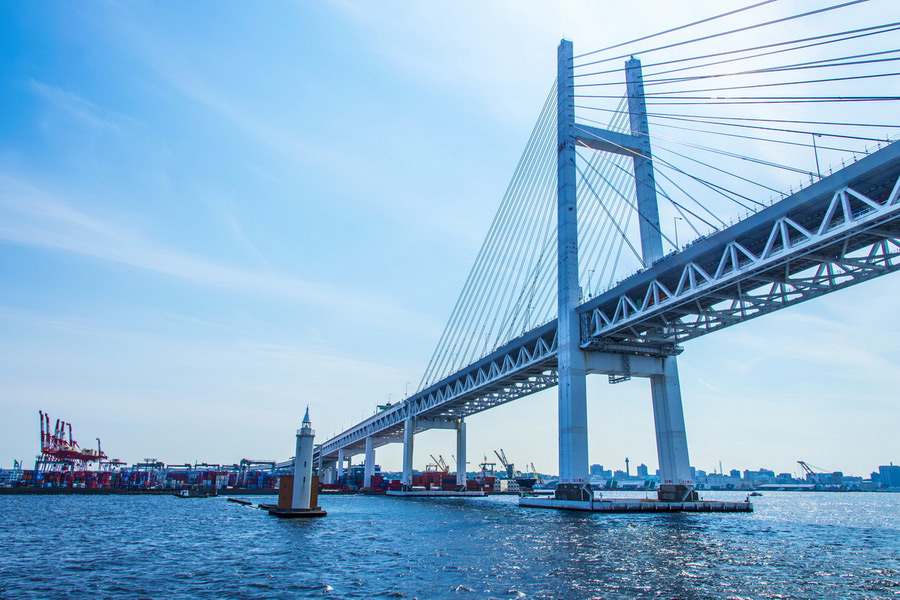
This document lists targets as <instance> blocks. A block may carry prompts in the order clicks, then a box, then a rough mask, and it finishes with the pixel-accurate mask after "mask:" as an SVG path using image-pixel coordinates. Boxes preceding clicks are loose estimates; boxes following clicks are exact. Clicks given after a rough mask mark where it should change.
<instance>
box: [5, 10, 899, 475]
mask: <svg viewBox="0 0 900 600" xmlns="http://www.w3.org/2000/svg"><path fill="white" fill-rule="evenodd" d="M796 8H797V6H796V5H792V6H791V5H786V4H783V3H774V4H772V5H771V6H766V7H764V8H762V9H760V12H759V13H756V14H753V15H750V14H749V13H748V14H746V15H738V16H735V17H734V19H733V20H732V21H730V22H729V23H730V24H731V25H733V26H735V27H737V26H740V25H741V24H746V23H748V22H752V21H755V20H757V19H760V18H763V17H765V18H777V17H779V16H783V15H786V14H789V13H793V12H794V11H795V10H796ZM892 8H894V5H893V4H889V3H888V2H887V1H886V0H876V1H873V2H869V3H865V4H862V5H859V6H857V7H854V8H853V9H852V10H850V9H848V11H847V12H844V13H834V14H828V15H823V16H821V17H820V18H817V20H816V21H815V23H816V24H817V26H820V27H824V28H826V29H834V30H840V29H846V28H849V27H851V26H852V24H853V23H854V22H856V21H857V20H860V21H864V20H866V19H868V21H866V22H872V21H873V20H875V21H878V22H884V15H885V14H889V13H890V9H892ZM719 10H720V8H717V7H716V6H713V5H712V4H703V3H696V2H687V1H675V2H661V1H656V0H654V1H649V2H643V3H630V2H625V1H624V0H622V1H619V0H616V1H611V2H606V3H604V4H603V6H602V9H601V7H600V6H599V5H598V4H597V3H594V2H587V1H583V2H571V3H564V4H563V3H558V4H554V3H540V2H521V3H520V2H516V3H511V2H494V3H480V2H461V3H453V4H449V3H444V4H441V3H427V4H426V3H416V2H397V3H393V4H389V5H382V4H379V5H374V4H373V5H369V4H365V3H353V2H343V1H341V2H335V3H327V4H321V5H320V4H312V3H308V4H307V3H302V4H299V5H298V4H291V3H287V2H275V3H271V4H267V5H266V6H265V7H261V6H258V5H249V4H242V3H237V2H230V3H229V2H226V3H223V4H221V5H218V6H217V7H216V9H215V10H210V9H209V7H208V6H207V5H205V4H188V5H178V6H175V5H159V4H157V3H149V2H134V3H126V4H120V3H100V4H92V5H82V4H73V3H66V2H46V3H39V4H34V3H23V4H17V3H9V4H5V5H3V6H0V18H2V19H3V22H4V24H5V31H6V33H7V35H6V40H5V42H4V44H3V48H2V49H0V81H2V85H0V100H2V102H3V106H4V109H5V110H4V112H5V115H4V118H3V119H0V281H2V285H0V354H2V356H3V358H2V359H0V415H2V419H0V466H2V467H9V466H11V465H12V462H13V460H14V459H15V460H22V461H23V462H24V464H25V465H26V466H27V465H29V464H30V463H32V462H33V460H34V456H35V455H36V454H37V453H38V451H39V444H38V442H39V440H38V410H43V411H45V412H47V413H49V415H50V418H51V420H54V419H57V418H60V419H64V420H65V421H68V422H71V423H72V425H73V433H74V436H75V438H76V439H77V440H78V441H80V442H81V443H82V444H83V445H86V446H91V447H93V445H94V444H95V441H94V440H95V438H97V437H99V438H100V439H101V440H102V443H103V448H104V450H106V451H107V452H109V453H110V455H111V456H113V457H116V458H121V459H122V460H125V461H127V462H129V463H131V462H136V461H140V460H142V459H143V458H145V457H156V458H159V459H160V460H162V461H164V462H167V463H172V464H176V463H194V462H195V461H200V462H202V461H208V462H218V463H232V462H237V461H239V460H240V459H242V458H256V459H274V460H284V459H286V458H288V457H290V456H291V454H292V452H293V444H294V433H295V431H296V429H297V428H298V427H299V426H300V421H301V419H302V417H303V413H304V410H305V409H306V407H307V406H309V409H310V416H311V419H312V423H313V427H314V429H315V430H316V436H317V437H316V441H317V442H322V441H324V440H326V439H327V438H329V437H330V436H331V435H332V434H333V433H335V432H338V431H341V430H343V429H344V428H346V427H347V426H349V425H351V424H352V423H355V422H357V421H358V420H359V419H360V418H361V417H366V416H369V415H371V414H373V413H374V412H375V411H376V410H377V409H376V406H377V405H379V404H384V403H386V402H389V401H390V402H397V401H400V400H402V399H403V398H404V397H405V396H406V395H407V394H410V393H413V392H414V391H415V390H416V389H417V386H418V384H419V381H420V380H421V378H422V373H423V372H424V370H425V367H426V364H427V361H428V358H429V357H430V356H431V353H432V351H433V349H434V347H435V344H436V342H437V340H438V339H439V337H440V334H441V331H442V330H443V327H444V324H445V322H446V319H447V318H448V317H449V315H450V312H451V309H452V307H453V303H454V301H455V300H456V298H457V296H458V294H459V291H460V289H461V287H462V284H463V282H464V281H465V278H466V275H467V273H468V272H469V269H470V267H471V265H472V262H473V261H474V258H475V256H476V254H477V252H478V249H479V247H480V244H481V242H482V239H483V237H484V234H485V232H486V231H487V229H488V226H489V224H490V222H491V219H492V218H493V215H494V212H495V210H496V208H497V206H498V204H499V201H500V198H501V197H502V195H503V193H504V190H505V188H506V185H507V183H508V181H509V179H510V176H511V174H512V172H513V170H514V168H515V165H516V163H517V161H518V159H519V156H520V154H521V152H522V149H523V147H524V144H525V141H526V140H527V137H528V135H529V133H530V131H531V127H532V125H533V122H534V119H535V118H536V116H537V115H538V113H539V111H540V107H541V105H542V103H543V102H544V99H545V98H546V95H547V93H548V91H549V90H550V88H551V85H552V84H553V81H554V78H555V69H556V46H557V44H558V42H559V40H560V39H561V38H563V37H566V38H568V39H571V40H573V42H574V44H575V49H576V53H578V52H584V51H589V50H594V49H597V48H599V47H602V46H605V45H610V44H613V43H618V42H623V41H626V40H629V39H633V38H636V37H639V36H641V35H645V34H647V33H649V32H653V31H660V30H663V29H667V28H669V27H672V26H675V25H677V24H681V23H687V22H690V21H693V20H699V19H702V18H705V17H708V16H710V15H712V14H715V13H717V12H718V11H719ZM717 26H718V25H717ZM882 104H886V103H882ZM867 116H870V117H871V118H873V119H881V120H882V121H884V122H892V121H896V116H895V114H894V112H891V110H890V109H889V108H884V107H873V108H871V113H870V114H869V115H867ZM747 143H748V144H750V143H751V142H747ZM806 158H808V159H809V160H810V161H811V160H812V156H809V157H806ZM816 158H817V159H818V158H819V157H818V155H817V156H816ZM821 158H822V161H823V163H827V162H828V161H838V162H839V160H840V158H839V157H837V155H833V154H828V153H827V152H824V151H823V152H822V156H821ZM791 177H795V175H791ZM775 185H777V186H780V187H784V188H787V187H788V186H789V185H796V182H795V181H794V179H785V180H784V181H779V182H775ZM684 235H686V234H685V232H684V231H682V236H684ZM683 241H684V240H683ZM898 297H900V276H897V275H888V276H886V277H883V278H878V279H875V280H872V281H870V282H867V283H865V284H864V285H861V286H856V287H852V288H848V289H846V290H843V291H840V292H837V293H835V294H833V295H829V296H826V297H824V298H820V299H816V300H813V301H810V302H808V303H805V304H802V305H800V306H797V307H793V308H790V309H787V310H785V311H781V312H777V313H774V314H771V315H768V316H765V317H764V318H761V319H758V320H754V321H751V322H748V323H745V324H741V325H737V326H735V327H733V328H730V329H728V330H725V331H722V332H720V333H716V334H714V335H711V336H706V337H702V338H699V339H696V340H692V341H690V342H688V343H686V344H685V351H684V353H683V354H682V355H681V356H680V357H679V359H678V365H679V372H680V375H681V387H682V394H683V398H684V410H685V420H686V425H687V436H688V447H689V452H690V457H691V463H692V464H693V465H695V467H697V468H702V469H704V470H706V471H712V470H714V469H715V468H717V467H718V464H719V461H721V462H722V464H723V465H724V467H725V469H726V471H727V470H729V469H730V468H735V466H737V465H740V467H741V468H742V469H743V468H758V467H760V466H763V465H767V466H768V467H769V468H772V469H773V470H775V471H776V472H793V470H794V469H795V468H796V464H797V462H796V461H797V460H805V461H807V462H809V463H811V464H814V465H817V466H819V467H821V468H823V469H825V470H829V471H844V472H845V473H855V474H862V473H863V472H865V471H866V469H872V468H873V466H877V465H880V464H888V463H889V462H891V461H893V462H900V436H897V431H898V430H900V411H898V406H897V404H898V398H897V392H896V385H895V382H896V381H897V380H898V379H900V362H898V360H897V355H896V348H895V346H896V344H895V340H897V339H900V319H896V318H894V315H895V312H896V299H897V298H898ZM588 393H589V419H590V420H589V435H590V442H589V443H590V448H589V452H590V462H591V463H598V464H604V465H607V468H608V466H609V465H613V464H617V463H618V462H621V463H622V464H623V465H624V458H625V457H626V456H628V457H630V458H631V460H632V463H631V464H632V470H633V468H634V466H636V465H637V464H640V463H644V464H646V465H647V466H648V468H649V469H650V471H651V472H652V471H653V470H655V469H656V467H657V464H656V463H657V459H656V445H655V444H656V443H655V439H654V433H653V420H652V413H651V406H650V395H649V384H648V383H647V382H646V381H638V380H634V381H629V382H625V383H621V384H618V385H614V386H612V385H609V384H608V383H607V380H606V378H605V377H598V376H594V377H591V378H589V380H588ZM556 410H557V404H556V390H555V389H550V390H547V391H544V392H540V393H538V394H534V395H532V396H529V397H527V398H523V399H521V400H517V401H516V402H514V403H511V404H509V405H504V406H500V407H497V408H495V409H492V410H490V411H487V412H484V413H481V414H478V415H475V416H473V417H471V418H469V419H468V420H467V422H468V426H467V427H468V457H469V463H470V465H477V463H478V462H480V460H481V457H482V456H488V457H490V456H491V455H492V453H493V451H494V450H497V449H500V448H503V449H505V451H506V454H507V455H508V456H509V457H510V460H512V461H513V462H515V463H516V464H519V465H524V464H530V463H532V462H533V463H534V464H535V466H536V467H537V468H538V470H539V471H542V472H556V471H557V470H558V466H557V427H556V422H557V417H556ZM454 452H455V439H454V437H453V435H452V433H451V432H444V431H429V432H426V433H424V434H421V435H420V436H417V439H416V455H415V466H416V468H419V469H421V468H424V466H425V464H426V463H427V462H428V460H429V459H428V455H429V454H435V455H438V454H442V455H443V456H444V457H445V458H447V459H448V460H449V457H450V456H451V455H452V454H453V453H454ZM400 456H401V451H400V446H399V445H397V444H392V445H389V446H385V447H382V448H379V449H378V454H377V462H378V463H379V464H381V465H383V466H384V468H385V469H386V470H398V469H399V468H400ZM361 458H362V457H361V455H357V456H356V457H355V458H354V462H356V463H358V462H360V461H361ZM470 470H471V469H470Z"/></svg>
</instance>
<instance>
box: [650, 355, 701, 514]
mask: <svg viewBox="0 0 900 600" xmlns="http://www.w3.org/2000/svg"><path fill="white" fill-rule="evenodd" d="M662 361H663V373H662V374H661V375H654V376H652V377H651V378H650V388H651V391H652V394H653V420H654V424H655V426H656V451H657V455H658V458H659V474H660V477H659V482H660V485H659V492H658V495H659V499H660V501H666V502H685V501H688V502H693V501H696V500H697V499H698V495H697V492H696V491H694V481H693V478H692V477H691V462H690V458H689V457H688V447H687V432H686V429H685V426H684V410H683V408H682V405H681V385H680V383H679V381H678V364H677V362H676V360H675V357H674V356H670V357H666V358H663V359H662Z"/></svg>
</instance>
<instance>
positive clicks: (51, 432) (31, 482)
mask: <svg viewBox="0 0 900 600" xmlns="http://www.w3.org/2000/svg"><path fill="white" fill-rule="evenodd" d="M39 417H40V453H39V454H38V455H37V456H36V458H35V463H34V468H33V469H26V468H25V464H24V461H14V462H13V468H12V469H0V493H75V494H77V493H88V494H89V493H98V494H102V493H165V492H169V493H170V492H171V491H173V490H174V491H177V490H198V491H206V492H211V491H215V492H227V493H232V494H277V493H278V488H279V485H278V482H279V478H281V477H283V476H285V475H290V474H291V473H293V468H294V460H293V458H291V459H288V460H285V461H280V462H279V461H275V460H265V459H254V458H244V459H241V460H240V461H239V462H237V463H234V464H218V463H206V462H195V463H193V464H190V463H184V464H166V463H164V462H162V461H160V460H157V459H156V458H145V459H144V460H143V461H141V462H137V463H134V464H132V465H128V464H127V463H125V462H124V461H121V460H118V459H115V458H110V457H109V456H108V455H107V453H106V452H105V451H104V450H103V448H102V445H101V442H100V438H95V440H96V448H94V447H86V446H82V445H81V444H79V443H78V442H77V441H76V440H75V438H74V436H73V430H72V425H71V423H68V422H65V421H62V420H57V421H56V422H55V425H54V426H53V427H52V428H51V424H50V416H49V415H48V414H47V413H45V412H43V411H39ZM494 454H495V455H496V456H497V459H498V460H499V464H500V468H499V469H496V471H495V468H496V467H497V466H498V465H497V463H494V462H489V461H488V458H487V456H485V457H484V461H483V462H481V463H480V464H479V467H480V470H479V471H476V472H469V473H467V476H466V485H465V489H462V487H461V486H458V485H457V478H456V474H455V473H454V472H453V471H452V470H451V468H450V466H449V465H448V464H447V461H446V460H444V457H443V456H437V457H435V456H434V455H432V456H431V457H430V458H431V462H430V463H429V464H428V465H427V466H426V468H425V470H424V471H422V472H417V471H414V472H413V476H412V491H417V492H454V491H455V492H466V493H483V494H520V493H540V492H541V491H544V490H552V489H553V488H554V487H555V484H556V481H555V480H554V479H551V478H550V477H548V476H546V475H543V474H540V473H538V471H537V469H536V468H535V467H534V464H533V463H531V464H528V465H527V468H526V469H525V471H524V472H523V471H520V470H518V469H516V467H515V465H514V464H513V463H511V462H510V461H509V460H508V459H507V457H506V454H505V452H504V451H503V449H500V450H495V451H494ZM452 458H453V460H455V457H452ZM628 462H629V461H628V459H627V458H626V459H625V471H624V472H623V471H618V470H616V471H613V470H606V469H604V468H603V466H601V465H591V470H590V471H591V483H592V485H593V486H594V487H595V489H606V490H623V491H624V490H632V491H644V492H649V491H655V488H656V477H654V475H653V474H651V473H650V472H649V471H648V469H647V467H646V466H645V465H640V466H639V467H638V469H637V473H636V474H632V472H631V471H630V470H629V468H628ZM797 462H798V464H799V465H800V466H801V468H802V469H803V471H804V475H805V477H804V478H803V479H800V478H794V477H791V476H790V474H787V473H784V474H778V475H776V474H775V473H774V472H771V471H768V470H765V469H760V470H759V471H745V472H744V473H740V472H738V471H736V470H732V471H731V472H730V473H729V474H727V475H726V474H725V473H724V472H723V469H722V468H721V465H720V467H719V472H718V473H710V474H707V473H706V472H704V471H700V470H697V471H696V476H695V480H696V481H697V482H698V489H700V490H733V491H748V492H750V491H766V492H770V491H882V490H884V491H889V490H890V491H892V490H898V489H900V466H895V465H893V463H892V464H891V465H889V466H881V467H879V472H877V473H876V472H873V473H872V476H871V479H868V480H863V479H862V478H861V477H845V476H844V475H843V474H842V473H840V472H818V471H815V470H813V468H811V467H810V465H808V464H807V463H805V462H804V461H797ZM692 471H693V468H692ZM822 471H824V470H822ZM856 480H859V481H856ZM364 481H365V467H364V465H352V466H351V465H348V467H347V468H346V469H345V470H344V472H343V474H342V476H341V477H340V478H338V479H336V480H335V481H333V482H329V483H319V485H318V489H319V491H320V492H321V493H323V494H329V493H356V492H364V493H376V494H377V493H389V492H398V491H401V490H402V489H403V486H402V483H401V473H399V472H397V473H394V472H384V473H383V472H382V471H381V469H380V467H379V466H378V465H375V467H374V473H373V475H372V477H371V484H370V486H369V487H365V486H364Z"/></svg>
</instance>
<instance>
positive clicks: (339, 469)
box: [337, 448, 344, 481]
mask: <svg viewBox="0 0 900 600" xmlns="http://www.w3.org/2000/svg"><path fill="white" fill-rule="evenodd" d="M343 478H344V449H343V448H341V449H340V450H338V459H337V479H338V481H340V480H342V479H343Z"/></svg>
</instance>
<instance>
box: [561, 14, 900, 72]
mask: <svg viewBox="0 0 900 600" xmlns="http://www.w3.org/2000/svg"><path fill="white" fill-rule="evenodd" d="M898 29H900V21H896V22H893V23H885V24H881V25H872V26H869V27H862V28H859V29H850V30H846V31H838V32H834V33H826V34H823V35H817V36H812V37H807V38H798V39H794V40H788V41H785V42H774V43H771V44H763V45H761V46H753V47H750V48H739V49H737V50H726V51H723V52H712V53H710V54H702V55H699V56H690V57H687V58H676V59H672V60H665V61H660V62H656V63H646V64H643V65H642V68H643V69H645V70H646V69H652V68H654V67H662V66H666V65H673V64H678V63H683V62H692V61H697V60H704V59H707V58H717V57H720V56H730V55H732V54H741V53H744V52H753V51H755V50H766V49H769V48H777V47H779V46H788V45H791V44H803V43H804V42H816V43H814V44H805V45H800V46H796V47H793V48H781V49H780V50H774V51H771V52H760V53H758V54H750V55H748V56H739V57H736V58H730V59H726V60H720V61H714V62H709V63H704V64H699V65H689V66H686V67H679V68H677V69H670V70H668V71H658V72H656V73H647V75H646V77H647V78H651V79H652V78H653V77H657V76H659V75H668V74H670V73H678V72H681V71H689V70H693V69H701V68H703V67H712V66H716V65H723V64H728V63H732V62H738V61H742V60H750V59H753V58H760V57H763V56H771V55H774V54H782V53H785V52H794V51H797V50H805V49H808V48H814V47H817V46H824V45H828V44H838V43H840V42H846V41H849V40H855V39H859V38H864V37H870V36H874V35H881V34H883V33H891V32H894V31H897V30H898ZM855 34H859V35H855ZM841 35H846V36H847V37H843V38H838V39H828V38H833V37H837V36H841ZM817 40H825V41H821V42H819V41H817ZM621 71H622V69H621V67H616V68H615V69H606V70H603V71H593V72H590V73H575V74H574V75H573V77H576V78H578V77H592V76H596V75H609V74H613V73H616V74H618V73H621ZM590 85H612V84H610V83H602V84H576V85H575V87H588V86H590Z"/></svg>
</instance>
